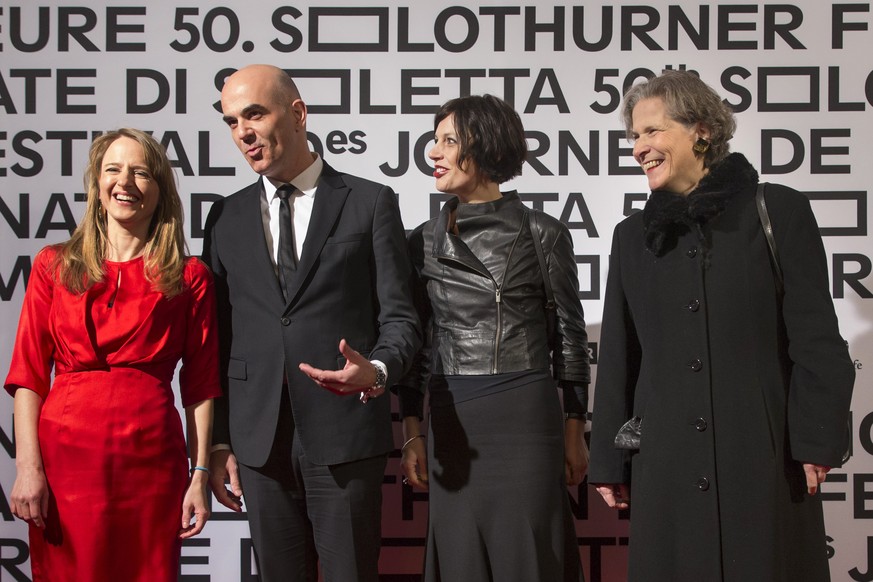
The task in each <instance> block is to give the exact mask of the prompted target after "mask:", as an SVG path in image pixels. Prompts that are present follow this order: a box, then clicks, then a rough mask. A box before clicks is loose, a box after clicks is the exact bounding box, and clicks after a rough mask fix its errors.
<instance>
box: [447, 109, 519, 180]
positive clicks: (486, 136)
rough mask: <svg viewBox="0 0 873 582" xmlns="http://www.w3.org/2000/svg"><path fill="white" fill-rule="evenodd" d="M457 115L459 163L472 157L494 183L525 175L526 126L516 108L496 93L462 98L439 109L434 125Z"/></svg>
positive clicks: (455, 119) (461, 165) (455, 123)
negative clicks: (523, 173)
mask: <svg viewBox="0 0 873 582" xmlns="http://www.w3.org/2000/svg"><path fill="white" fill-rule="evenodd" d="M450 115H451V116H453V118H454V119H453V120H454V125H455V132H456V133H457V134H458V142H459V147H460V151H459V153H458V165H459V166H460V167H461V168H463V167H464V162H465V161H467V160H468V159H469V160H472V161H473V163H474V164H476V168H477V169H478V170H479V171H480V172H481V173H482V174H483V175H485V176H487V177H488V178H489V179H490V180H492V181H493V182H496V183H497V184H502V183H503V182H507V181H509V180H511V179H512V178H515V177H516V176H520V175H521V167H522V165H523V164H524V160H525V157H526V156H527V140H526V139H525V137H524V126H523V125H522V123H521V118H520V117H519V115H518V113H516V111H515V109H513V108H512V107H511V106H510V105H509V104H508V103H507V102H506V101H504V100H502V99H499V98H497V97H495V96H494V95H470V96H468V97H458V98H457V99H452V100H451V101H448V102H446V103H445V104H443V106H442V107H440V108H439V110H438V111H437V112H436V115H435V116H434V120H433V128H434V131H436V128H437V126H438V125H439V124H440V122H441V121H442V120H444V119H445V118H447V117H448V116H450Z"/></svg>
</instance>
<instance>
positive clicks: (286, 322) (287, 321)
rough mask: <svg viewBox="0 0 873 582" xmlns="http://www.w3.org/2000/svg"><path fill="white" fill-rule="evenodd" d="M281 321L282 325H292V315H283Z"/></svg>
mask: <svg viewBox="0 0 873 582" xmlns="http://www.w3.org/2000/svg"><path fill="white" fill-rule="evenodd" d="M279 321H280V322H282V325H284V326H286V327H287V326H289V325H291V318H290V317H283V318H282V319H280V320H279Z"/></svg>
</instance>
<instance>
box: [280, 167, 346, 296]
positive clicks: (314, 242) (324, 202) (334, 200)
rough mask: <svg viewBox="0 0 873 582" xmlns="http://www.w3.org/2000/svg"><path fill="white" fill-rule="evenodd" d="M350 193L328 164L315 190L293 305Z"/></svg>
mask: <svg viewBox="0 0 873 582" xmlns="http://www.w3.org/2000/svg"><path fill="white" fill-rule="evenodd" d="M348 195H349V188H348V186H346V185H345V183H344V182H343V181H342V179H341V178H340V176H339V174H337V172H336V171H335V170H334V169H333V168H331V167H330V166H328V165H327V163H325V164H324V169H323V170H322V172H321V178H320V180H319V183H318V188H317V189H316V191H315V202H314V203H313V206H312V216H311V217H310V219H309V227H308V228H307V229H306V240H305V241H304V243H303V255H302V256H301V257H300V263H299V264H298V265H297V273H296V276H295V277H294V280H293V283H292V284H291V286H290V288H289V289H288V296H289V298H290V300H289V301H288V303H289V305H290V304H291V303H294V301H295V300H296V299H297V295H298V294H299V293H300V290H301V287H302V285H303V282H304V281H306V279H307V278H308V277H309V274H310V271H311V270H312V268H313V266H314V265H315V262H316V259H317V258H318V256H319V255H320V254H321V249H322V247H324V243H325V241H327V237H328V236H329V235H330V233H331V232H332V231H333V227H334V225H335V224H336V221H337V219H338V218H339V215H340V213H341V212H342V209H343V206H344V205H345V203H346V198H348Z"/></svg>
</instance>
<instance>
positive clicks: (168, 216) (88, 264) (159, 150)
mask: <svg viewBox="0 0 873 582" xmlns="http://www.w3.org/2000/svg"><path fill="white" fill-rule="evenodd" d="M122 137H127V138H130V139H132V140H134V141H136V142H137V143H139V144H140V146H142V151H143V154H144V156H145V161H146V164H147V165H148V170H149V172H150V173H151V175H152V177H153V179H154V180H155V182H156V183H157V186H158V188H159V191H160V198H159V199H158V205H157V208H155V213H154V215H153V216H152V220H151V223H150V224H149V230H148V240H147V241H146V245H145V249H144V250H143V258H144V268H145V275H146V278H147V279H148V280H149V281H150V282H151V283H152V285H153V286H154V288H155V290H157V291H160V292H161V293H163V294H164V295H165V296H167V297H172V296H174V295H178V294H179V293H181V292H182V289H183V287H184V285H183V283H184V281H183V277H184V268H185V258H186V256H187V247H186V245H185V234H184V231H183V224H184V215H183V211H182V200H181V198H179V191H178V190H177V188H176V180H175V176H174V174H173V169H172V167H171V166H170V160H169V159H168V158H167V152H166V150H165V149H164V147H163V146H162V145H161V144H159V143H158V142H157V141H156V140H155V139H154V138H153V137H152V136H150V135H149V134H147V133H145V132H143V131H140V130H138V129H132V128H129V127H123V128H121V129H117V130H115V131H110V132H108V133H105V134H103V135H101V136H100V137H98V138H97V139H95V140H94V142H93V143H92V144H91V149H90V151H89V153H88V167H87V169H86V171H85V178H84V182H85V191H86V192H87V200H86V206H85V216H84V217H83V218H82V221H81V222H80V223H79V225H78V226H77V227H76V230H75V231H74V232H73V236H72V237H70V240H68V241H67V242H65V243H61V244H59V245H57V249H58V253H57V255H56V257H55V265H54V269H53V270H54V272H55V277H56V279H57V281H58V282H59V283H60V284H61V285H63V286H64V287H66V288H67V289H68V290H69V291H70V292H72V293H83V292H84V291H85V290H87V289H89V288H90V287H91V286H92V285H94V284H95V283H99V282H101V281H103V279H104V276H105V271H104V270H103V261H104V259H105V258H106V251H107V246H108V239H107V232H106V212H105V210H104V209H103V206H102V204H101V203H100V174H101V166H102V165H103V156H104V155H105V154H106V150H107V149H109V146H110V145H112V143H113V142H114V141H115V140H117V139H119V138H122Z"/></svg>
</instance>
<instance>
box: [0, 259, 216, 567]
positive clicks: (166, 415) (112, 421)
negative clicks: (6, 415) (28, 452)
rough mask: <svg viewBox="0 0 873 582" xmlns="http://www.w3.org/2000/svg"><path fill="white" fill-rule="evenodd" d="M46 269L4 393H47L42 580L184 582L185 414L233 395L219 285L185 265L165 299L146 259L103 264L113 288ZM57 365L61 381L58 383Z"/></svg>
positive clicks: (31, 286) (27, 306) (25, 313)
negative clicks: (226, 382) (71, 287)
mask: <svg viewBox="0 0 873 582" xmlns="http://www.w3.org/2000/svg"><path fill="white" fill-rule="evenodd" d="M55 252H56V251H55V249H53V248H52V247H47V248H46V249H43V250H42V251H41V252H40V253H39V254H38V255H37V256H36V259H35V260H34V265H33V268H32V270H31V274H30V280H29V281H28V286H27V292H26V293H25V298H24V305H23V307H22V311H21V320H20V321H19V324H18V334H17V336H16V341H15V350H14V352H13V355H12V363H11V366H10V372H9V376H8V377H7V378H6V383H5V388H6V390H7V391H9V392H10V393H14V391H15V390H16V389H21V388H18V387H23V388H26V389H29V390H33V391H34V392H36V393H37V394H39V395H40V396H42V398H43V406H42V410H41V412H40V418H39V444H40V448H41V451H42V457H43V464H44V467H45V474H46V479H47V481H48V486H49V489H50V491H51V495H50V502H49V505H50V507H49V515H48V520H47V523H46V528H45V530H41V529H39V528H36V527H34V526H33V525H31V527H30V551H31V555H30V558H31V567H32V570H33V579H34V581H47V580H51V581H52V582H57V581H70V582H72V581H77V582H78V581H82V580H88V581H89V582H98V581H104V580H105V581H109V580H112V581H114V582H118V581H121V580H123V581H125V582H145V581H149V582H151V581H161V582H163V581H167V582H170V581H175V580H176V579H177V576H178V568H179V555H180V551H181V544H180V540H179V537H178V532H179V529H180V528H181V515H182V499H183V497H184V493H185V489H186V487H187V484H188V460H187V453H186V445H185V438H184V434H183V430H182V423H181V419H180V417H179V413H178V412H177V410H176V407H175V402H174V396H173V391H172V388H171V386H170V381H171V380H172V378H173V372H174V370H175V369H176V364H177V363H178V362H179V360H181V361H182V368H181V370H180V372H179V384H180V387H181V398H182V405H183V406H188V405H191V404H196V403H197V402H200V401H202V400H205V399H208V398H213V397H215V396H218V395H219V394H220V393H221V388H220V386H219V380H218V338H217V328H216V323H215V315H214V312H215V294H214V287H213V283H212V276H211V274H210V273H209V271H208V269H207V268H206V266H204V265H203V263H201V262H200V261H198V260H197V259H193V258H192V259H188V261H187V262H186V264H185V277H184V280H185V290H184V291H183V292H182V293H181V294H180V295H177V296H175V297H173V298H170V299H167V298H165V297H164V296H163V295H162V294H161V293H160V292H157V291H155V290H153V289H152V285H151V284H150V283H149V282H148V281H147V280H146V278H145V274H144V268H143V259H142V258H139V259H134V260H132V261H128V262H124V263H114V262H109V261H107V262H106V263H105V271H106V277H105V282H103V283H100V284H97V285H94V286H93V287H91V288H90V289H88V290H87V291H86V292H85V293H83V294H80V295H77V294H73V293H70V292H69V291H67V290H66V289H65V288H64V287H63V286H61V285H59V284H56V283H55V282H54V280H53V277H52V274H51V265H52V261H53V258H54V255H55ZM52 364H54V375H55V376H54V382H53V383H52V381H51V372H52Z"/></svg>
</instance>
